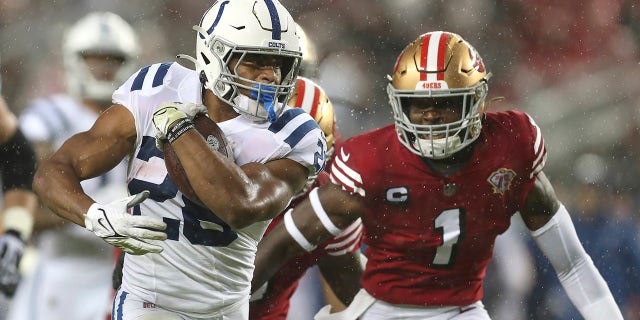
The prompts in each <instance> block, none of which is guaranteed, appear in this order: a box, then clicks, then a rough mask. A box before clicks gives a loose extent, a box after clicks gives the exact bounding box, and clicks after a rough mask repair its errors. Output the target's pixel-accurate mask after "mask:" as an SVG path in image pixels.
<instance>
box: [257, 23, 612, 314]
mask: <svg viewBox="0 0 640 320" xmlns="http://www.w3.org/2000/svg"><path fill="white" fill-rule="evenodd" d="M489 77H490V73H488V72H487V71H486V69H485V66H484V64H483V61H482V59H481V57H480V55H479V54H478V52H477V51H476V50H475V49H474V48H473V47H472V46H471V45H470V44H469V43H468V42H466V41H465V40H464V39H462V38H461V37H460V36H459V35H457V34H453V33H450V32H442V31H438V32H429V33H425V34H423V35H421V36H420V37H418V38H417V39H416V40H415V41H413V42H411V43H410V44H409V45H408V46H407V47H406V48H405V49H404V50H403V51H402V53H401V54H400V56H399V57H398V60H397V61H396V64H395V66H394V69H393V75H392V76H390V77H389V81H390V83H389V85H388V89H387V91H388V94H389V98H390V103H391V107H392V110H393V114H394V123H395V125H389V126H386V127H383V128H380V129H376V130H372V131H369V132H366V133H363V134H360V135H358V136H355V137H352V138H351V139H348V140H347V141H345V142H344V143H343V144H342V146H341V147H340V149H339V151H337V152H336V153H337V154H336V156H335V159H334V163H333V165H332V166H331V169H330V174H331V180H332V182H333V183H329V184H325V185H323V186H321V187H320V188H318V189H314V190H312V191H311V193H310V196H309V199H308V200H305V201H304V202H302V203H301V204H299V205H298V206H297V207H296V208H295V209H294V210H293V212H288V213H287V214H286V216H285V219H284V220H285V222H287V221H289V222H288V223H280V224H279V225H278V226H277V227H276V228H274V230H273V231H272V232H271V233H269V235H267V236H266V237H265V238H264V239H263V240H262V242H261V243H260V249H259V250H258V255H257V257H256V262H255V264H256V270H255V272H254V280H253V281H254V282H253V283H254V284H260V283H262V281H264V280H263V279H265V278H268V277H269V275H270V274H272V273H273V272H274V270H276V269H277V268H278V267H279V266H280V264H282V263H283V262H284V261H286V260H287V259H288V258H289V257H291V256H295V255H297V254H299V253H301V252H305V250H306V251H308V250H309V249H311V248H313V246H314V244H316V243H319V242H321V241H323V240H324V239H327V238H329V237H331V234H332V232H336V231H335V230H341V229H342V228H344V227H345V226H347V225H349V224H350V223H352V222H353V221H354V220H356V219H358V218H361V219H362V221H363V224H364V226H365V230H366V231H365V236H364V242H365V244H366V245H367V249H366V252H365V255H366V257H367V258H368V262H367V264H366V268H365V271H364V273H363V275H362V277H361V284H362V287H363V289H362V290H361V291H360V292H359V293H358V294H357V296H356V297H355V298H354V301H353V302H352V303H351V305H350V306H349V307H348V308H347V309H346V310H344V311H343V312H341V313H336V314H328V312H327V310H326V309H323V310H321V312H320V314H318V315H317V316H316V319H356V318H358V317H359V318H360V319H368V320H370V319H426V318H429V319H456V320H461V319H490V318H489V315H488V313H487V311H486V309H485V308H484V306H483V304H482V281H483V278H484V275H485V270H486V268H487V265H488V263H489V260H490V259H491V256H492V251H493V245H494V242H495V239H496V237H497V236H498V235H499V234H501V233H503V232H504V231H505V230H507V228H508V227H509V223H510V218H511V216H512V215H514V214H515V213H516V212H519V213H520V215H521V217H522V219H523V221H524V222H525V224H526V225H527V227H528V228H529V229H530V231H531V234H532V236H533V238H534V239H535V241H536V243H537V245H538V246H539V247H540V248H541V250H542V251H543V252H544V253H545V255H546V256H547V257H548V259H549V260H550V262H551V263H552V265H553V266H554V268H555V270H556V273H557V274H558V277H559V279H560V281H561V283H562V285H563V287H564V289H565V291H566V292H567V294H568V296H569V297H570V298H571V301H572V302H573V303H574V304H575V306H576V307H577V309H578V310H580V312H581V314H582V316H583V317H585V319H622V315H621V313H620V310H619V308H618V306H617V305H616V303H615V301H614V300H613V297H612V295H611V292H610V291H609V288H608V286H607V284H606V283H605V282H604V280H603V278H602V277H601V275H600V274H599V272H598V270H597V269H596V268H595V267H594V265H593V262H592V261H591V258H590V257H589V255H588V254H587V253H586V252H585V251H584V249H583V247H582V245H581V244H580V241H579V239H578V237H577V235H576V233H575V229H574V227H573V223H572V221H571V218H570V216H569V213H568V212H567V210H566V209H565V207H564V206H563V205H562V203H561V202H560V201H559V200H558V198H557V197H556V194H555V192H554V190H553V187H552V185H551V183H550V182H549V180H548V179H547V177H546V176H545V174H544V172H543V171H542V169H543V167H544V164H545V159H546V150H545V146H544V140H543V138H542V135H541V132H540V129H539V128H538V126H537V125H536V124H535V122H534V121H533V120H532V119H531V117H529V116H528V115H527V114H525V113H523V112H519V111H504V112H485V110H484V109H485V98H486V96H487V91H488V80H489Z"/></svg>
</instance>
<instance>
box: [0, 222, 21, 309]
mask: <svg viewBox="0 0 640 320" xmlns="http://www.w3.org/2000/svg"><path fill="white" fill-rule="evenodd" d="M24 248H25V244H24V241H22V239H20V236H19V235H18V234H17V233H16V232H13V231H7V232H5V234H3V235H2V236H0V292H2V293H4V294H5V295H6V296H7V297H11V296H13V293H14V292H15V291H16V287H17V286H18V282H19V281H20V270H19V269H18V266H19V265H20V259H21V258H22V254H23V253H24Z"/></svg>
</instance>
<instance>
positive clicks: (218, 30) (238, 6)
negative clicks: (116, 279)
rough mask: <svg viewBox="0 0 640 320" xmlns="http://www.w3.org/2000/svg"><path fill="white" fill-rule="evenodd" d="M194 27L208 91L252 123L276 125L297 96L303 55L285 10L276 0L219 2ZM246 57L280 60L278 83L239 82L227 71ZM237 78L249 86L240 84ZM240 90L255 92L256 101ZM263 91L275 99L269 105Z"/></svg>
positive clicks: (199, 63)
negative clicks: (275, 119)
mask: <svg viewBox="0 0 640 320" xmlns="http://www.w3.org/2000/svg"><path fill="white" fill-rule="evenodd" d="M194 29H195V30H196V31H197V35H196V58H195V61H194V62H195V64H196V71H197V72H198V74H200V80H201V81H202V83H203V85H204V87H205V88H206V89H209V90H211V91H213V93H214V94H215V95H216V96H218V97H219V98H220V99H221V100H223V101H225V102H226V103H228V104H230V105H231V106H233V108H234V109H235V110H236V111H237V112H238V113H240V114H242V115H244V116H247V117H248V118H250V119H251V120H253V121H266V120H270V121H273V120H274V119H273V116H275V117H278V116H280V114H282V111H283V109H284V105H285V103H286V101H287V99H288V97H289V95H290V94H291V93H292V92H293V88H294V86H295V83H296V82H295V80H296V76H297V75H298V69H299V65H300V60H301V57H302V54H301V51H300V43H299V41H298V35H297V34H296V24H295V22H294V21H293V18H292V17H291V14H289V12H288V11H287V9H285V7H283V6H282V5H281V4H280V3H279V2H278V1H277V0H233V1H229V0H224V1H222V0H219V1H216V2H215V3H214V4H213V6H212V7H211V8H209V10H207V12H206V13H205V14H204V16H203V17H202V19H201V21H200V24H199V25H197V26H195V27H194ZM247 54H253V55H255V54H261V55H275V56H279V57H281V58H282V61H283V65H282V71H281V73H282V79H281V81H280V83H279V84H277V83H269V84H265V83H261V82H257V81H253V80H252V79H246V78H241V77H239V76H238V75H237V72H236V70H229V62H230V61H231V59H232V58H234V57H237V58H238V59H239V60H238V63H237V64H236V65H239V64H240V63H241V62H242V60H243V59H244V58H245V56H246V55H247ZM182 57H186V56H184V55H182ZM192 61H193V59H192ZM239 80H242V81H244V82H246V83H249V85H243V84H240V83H239ZM241 88H242V89H246V90H248V91H249V92H252V91H253V92H254V93H256V97H254V98H248V97H247V96H245V95H242V94H241V93H240V89H241ZM265 92H266V93H268V94H270V95H273V96H274V98H273V101H274V103H273V105H272V106H270V107H267V106H265V105H264V104H263V103H262V102H260V101H261V100H262V98H261V97H263V96H262V95H263V94H264V93H265ZM271 107H272V109H271V111H270V112H268V111H267V110H268V109H269V108H271Z"/></svg>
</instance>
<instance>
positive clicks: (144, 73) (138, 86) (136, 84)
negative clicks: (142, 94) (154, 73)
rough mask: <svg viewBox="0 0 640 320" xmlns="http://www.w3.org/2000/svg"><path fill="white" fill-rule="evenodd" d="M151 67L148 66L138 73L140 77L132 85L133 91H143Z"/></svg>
mask: <svg viewBox="0 0 640 320" xmlns="http://www.w3.org/2000/svg"><path fill="white" fill-rule="evenodd" d="M150 67H151V66H146V67H144V68H142V69H141V70H140V72H138V75H137V76H136V78H135V79H133V84H132V85H131V91H136V90H140V89H142V85H143V84H144V78H145V77H146V76H147V72H149V68H150Z"/></svg>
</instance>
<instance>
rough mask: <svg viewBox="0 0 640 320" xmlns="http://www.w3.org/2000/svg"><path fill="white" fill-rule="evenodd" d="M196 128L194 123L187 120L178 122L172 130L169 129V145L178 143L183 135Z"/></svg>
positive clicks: (183, 119)
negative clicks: (177, 140)
mask: <svg viewBox="0 0 640 320" xmlns="http://www.w3.org/2000/svg"><path fill="white" fill-rule="evenodd" d="M194 128H195V126H194V125H193V122H192V121H191V120H189V119H187V118H182V119H180V120H178V121H176V123H175V124H174V125H173V126H171V128H170V129H169V131H168V132H167V140H169V143H173V142H174V141H176V139H178V138H180V136H181V135H183V134H184V133H185V132H187V131H188V130H189V129H194Z"/></svg>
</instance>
